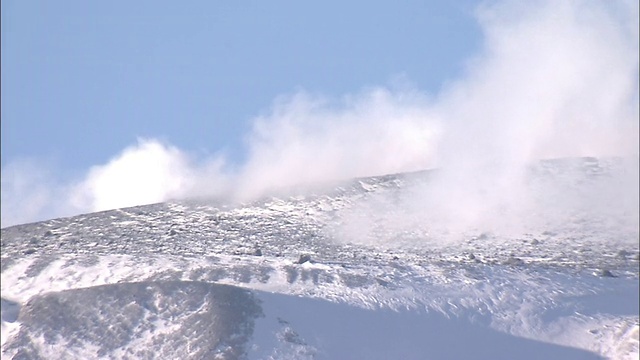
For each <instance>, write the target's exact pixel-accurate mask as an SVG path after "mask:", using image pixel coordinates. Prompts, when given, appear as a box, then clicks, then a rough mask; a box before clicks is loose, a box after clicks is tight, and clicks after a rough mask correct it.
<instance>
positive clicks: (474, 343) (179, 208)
mask: <svg viewBox="0 0 640 360" xmlns="http://www.w3.org/2000/svg"><path fill="white" fill-rule="evenodd" d="M621 174H622V175H621ZM434 177H435V175H434V172H420V173H414V174H399V175H389V176H382V177H372V178H364V179H356V180H353V181H351V182H348V183H341V184H334V185H332V186H331V187H317V188H313V189H304V191H303V190H300V191H293V192H291V191H290V192H288V193H280V194H278V195H277V196H273V197H270V198H265V199H262V200H260V201H256V202H252V203H247V204H233V203H228V202H223V201H214V200H191V201H181V202H170V203H163V204H156V205H149V206H140V207H134V208H128V209H120V210H113V211H106V212H101V213H94V214H87V215H81V216H76V217H72V218H65V219H55V220H50V221H46V222H41V223H35V224H27V225H20V226H14V227H10V228H5V229H2V232H1V236H2V279H1V280H2V281H1V287H2V357H3V358H16V359H24V358H29V359H31V358H33V359H39V358H42V359H51V358H81V359H86V358H114V359H115V358H118V359H119V358H131V359H133V358H143V359H145V358H149V359H150V358H163V359H166V358H194V359H210V358H221V359H235V358H240V359H241V358H249V359H363V358H367V359H394V358H403V359H425V358H428V359H451V358H477V359H512V358H520V359H539V358H548V359H589V358H594V359H597V358H603V357H604V358H613V359H625V358H637V357H638V352H639V350H638V348H639V339H638V337H639V310H638V309H639V306H640V305H639V296H638V291H639V271H638V259H639V249H638V208H637V201H638V199H637V159H632V161H631V162H629V161H624V160H621V159H592V158H583V159H568V160H567V159H564V160H555V161H546V162H541V163H540V164H537V165H536V166H535V167H533V168H532V169H530V173H529V175H528V177H527V179H528V182H527V188H528V189H536V191H531V192H530V193H528V194H529V195H528V196H527V197H526V199H528V202H527V206H519V205H518V206H514V205H513V204H512V203H500V204H499V205H500V209H505V208H506V211H504V212H502V213H499V216H497V220H496V219H493V218H482V221H479V222H473V221H471V222H468V223H466V224H465V226H462V227H455V226H452V224H454V223H451V222H450V221H447V220H450V218H447V216H450V215H451V213H447V212H446V211H445V210H442V209H443V208H441V207H431V206H422V205H420V203H416V202H415V201H414V200H415V199H416V198H420V199H423V200H424V199H426V202H427V203H429V201H428V200H429V199H434V197H433V196H435V195H433V192H431V190H429V189H433V186H434V185H433V184H434V182H435V181H436V180H434ZM629 179H630V180H629ZM634 191H635V192H634ZM596 195H597V196H596ZM429 196H431V197H429ZM521 199H524V197H518V200H521ZM558 199H564V200H563V201H562V202H558ZM548 202H551V204H547V203H548ZM520 203H524V202H521V201H519V202H518V204H520ZM541 204H542V205H541ZM453 214H456V212H454V213H453ZM514 214H517V216H514ZM523 214H526V217H525V216H523ZM514 218H515V219H516V220H518V223H517V226H511V225H514V223H515V222H514V221H512V220H513V219H514ZM456 224H457V223H456ZM504 224H509V225H510V226H504Z"/></svg>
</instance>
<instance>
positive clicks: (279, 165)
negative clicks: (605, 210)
mask: <svg viewBox="0 0 640 360" xmlns="http://www.w3.org/2000/svg"><path fill="white" fill-rule="evenodd" d="M637 8H638V4H637V3H636V4H634V2H633V1H617V2H616V1H613V2H604V1H595V0H593V1H588V0H573V1H566V2H553V1H532V2H515V1H490V2H480V1H457V2H450V1H430V2H422V1H403V2H370V1H369V2H348V3H345V2H332V1H328V2H327V1H325V2H321V3H317V4H302V3H299V2H292V1H276V2H269V3H267V2H258V1H253V2H226V1H217V2H213V1H200V2H189V3H184V2H168V1H160V2H159V1H153V2H152V1H133V2H132V1H109V2H95V1H92V2H86V1H64V2H50V1H16V0H13V1H11V0H7V1H3V2H2V92H1V96H2V107H1V118H2V142H1V147H2V148H1V161H2V213H3V215H2V216H3V217H2V219H3V220H2V226H3V227H4V226H7V225H11V224H15V223H21V222H28V221H35V220H41V219H46V218H51V217H56V216H63V215H72V214H76V213H81V212H88V211H96V210H104V209H107V208H113V207H121V206H131V205H136V204H140V203H149V202H156V201H164V200H167V199H170V198H179V197H189V196H199V195H211V196H215V195H219V194H221V193H238V194H239V193H242V194H243V195H242V196H240V198H250V197H252V196H257V195H259V194H261V193H263V192H264V191H265V190H266V189H269V188H274V187H278V186H285V185H294V184H296V183H298V182H313V181H324V180H330V179H333V178H345V177H350V176H364V175H374V174H378V173H387V172H395V171H407V170H413V169H417V168H425V167H431V166H439V165H442V164H445V163H449V162H450V161H454V160H452V159H464V160H455V161H457V162H458V163H461V164H467V163H472V162H477V161H478V160H481V159H486V158H495V157H496V156H501V157H502V156H504V155H503V154H510V155H509V156H508V159H506V160H505V159H502V160H505V161H507V162H512V163H516V162H518V163H519V162H522V161H525V160H530V159H531V158H536V157H543V156H552V155H553V156H555V155H589V154H595V155H598V154H611V153H615V154H619V153H626V152H629V151H631V152H633V151H636V150H629V149H635V148H637V136H636V137H634V136H632V135H629V134H630V133H634V132H635V133H637V131H635V130H636V129H637V108H638V105H637V104H638V99H637V93H638V90H637V89H638V85H637V76H638V59H637V38H638V33H637V28H638V26H637V24H638V15H637V13H638V11H637ZM551 85H553V86H551ZM594 99H595V100H594ZM567 119H569V120H567ZM611 119H613V120H611ZM585 124H586V126H585ZM577 129H581V130H579V131H578V130H577ZM498 140H499V141H498ZM585 144H589V146H585ZM459 149H468V151H463V152H462V154H461V153H460V151H459ZM455 161H454V162H455ZM239 189H242V190H239Z"/></svg>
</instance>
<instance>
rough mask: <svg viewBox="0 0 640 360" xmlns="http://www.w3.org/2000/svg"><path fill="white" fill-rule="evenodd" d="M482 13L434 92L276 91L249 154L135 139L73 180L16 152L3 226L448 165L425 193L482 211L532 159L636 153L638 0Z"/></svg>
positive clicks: (6, 178)
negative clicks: (469, 51)
mask: <svg viewBox="0 0 640 360" xmlns="http://www.w3.org/2000/svg"><path fill="white" fill-rule="evenodd" d="M477 18H478V21H479V23H480V25H481V28H482V30H483V32H484V44H483V45H484V46H483V48H482V50H481V52H480V53H479V54H477V55H476V56H475V57H474V58H472V59H470V60H469V62H468V66H467V68H466V71H465V73H464V74H463V75H462V76H461V77H460V78H459V79H457V80H455V81H452V82H449V83H447V84H444V85H443V87H442V89H441V90H440V91H439V92H438V93H437V94H435V95H431V94H426V93H423V92H421V91H420V90H418V89H414V88H412V87H411V86H404V87H402V86H401V87H395V88H386V87H377V88H370V89H364V90H363V91H361V92H360V93H358V94H350V95H346V96H343V97H342V98H339V99H331V98H324V97H322V96H317V95H313V94H308V93H304V92H300V93H296V94H293V95H290V96H283V97H280V98H278V99H276V101H275V102H274V104H273V106H272V108H271V110H270V112H269V113H267V114H264V115H262V116H260V117H257V118H256V119H254V121H253V128H252V130H251V132H250V133H249V134H248V135H247V137H246V146H247V147H246V150H247V154H248V156H247V159H248V160H247V161H246V162H245V163H243V164H228V163H227V162H226V160H225V159H224V157H223V156H222V155H220V156H215V157H214V158H211V159H204V160H203V159H198V158H197V157H194V156H191V155H190V154H188V153H186V152H184V151H182V150H180V149H178V148H176V147H174V146H172V145H170V144H167V143H163V142H160V141H158V140H155V139H139V140H138V143H137V144H135V145H133V146H131V147H129V148H127V149H125V150H124V151H123V152H122V153H120V154H119V155H117V156H116V157H114V158H113V159H111V160H110V161H109V162H108V163H107V164H104V165H98V166H95V167H93V168H91V169H90V170H89V171H88V172H87V174H86V175H85V176H84V177H83V178H82V179H81V180H79V181H77V182H74V183H67V184H63V183H60V182H52V181H49V180H47V179H51V178H52V177H51V176H50V174H49V173H47V172H46V171H44V170H42V169H46V168H47V166H43V164H42V163H38V162H37V161H36V162H34V161H18V162H15V163H11V164H9V165H7V166H6V167H4V168H3V169H2V226H3V227H5V226H9V225H12V224H16V223H21V222H28V221H34V220H41V219H44V218H51V217H58V216H65V215H72V214H77V213H80V212H92V211H99V210H105V209H111V208H118V207H124V206H131V205H139V204H144V203H154V202H160V201H165V200H169V199H175V198H184V197H191V196H218V195H221V194H227V195H228V194H231V195H232V197H233V198H234V199H236V200H249V199H252V198H255V197H257V196H260V195H262V194H264V193H265V192H268V191H269V190H272V189H275V188H281V187H287V186H293V185H297V184H304V183H311V182H313V183H321V182H324V181H328V180H336V179H348V178H352V177H356V176H368V175H380V174H386V173H396V172H403V171H411V170H418V169H425V168H433V167H441V168H442V169H443V171H442V174H441V176H440V178H439V179H438V180H437V181H439V184H440V186H434V189H437V191H431V193H428V194H427V193H425V194H423V195H424V196H431V197H432V199H436V200H437V201H436V203H438V204H439V205H438V206H440V208H439V210H441V211H443V212H444V213H447V211H444V210H445V209H446V207H447V206H452V205H451V204H457V205H456V209H455V211H456V214H457V215H460V214H461V209H466V212H467V213H468V215H469V216H468V217H469V218H474V217H476V215H477V214H478V213H479V212H481V211H480V210H481V209H482V208H486V207H487V206H492V205H491V204H494V205H495V206H499V205H500V206H501V205H504V203H508V202H513V201H514V199H517V200H518V201H523V202H524V201H525V200H526V199H525V198H523V197H522V196H521V195H522V194H521V188H520V185H521V182H522V172H523V171H524V169H525V165H526V164H528V163H530V162H531V161H534V160H537V159H541V158H550V157H565V156H609V155H622V156H634V157H637V156H638V144H639V141H638V140H639V139H638V130H639V128H638V117H639V110H638V94H639V90H638V74H639V70H638V69H639V67H638V41H639V35H638V27H639V20H638V3H637V2H636V1H617V2H613V1H602V2H600V1H591V0H573V1H563V2H557V1H533V2H530V3H527V4H524V3H523V2H519V1H503V2H497V3H490V4H487V5H482V6H481V7H479V8H478V10H477ZM44 165H46V164H44ZM631 185H632V186H635V187H637V180H636V183H635V184H634V183H633V182H632V183H631ZM481 189H482V190H483V191H480V190H481ZM486 189H493V190H489V191H488V192H487V191H486ZM425 192H428V191H426V190H425ZM481 193H482V194H483V195H479V194H481ZM452 211H453V210H452ZM636 211H637V209H636ZM462 212H463V213H464V211H462ZM460 216H461V217H462V218H464V217H465V216H464V214H462V215H460ZM475 220H479V219H477V218H475Z"/></svg>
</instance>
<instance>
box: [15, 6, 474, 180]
mask: <svg viewBox="0 0 640 360" xmlns="http://www.w3.org/2000/svg"><path fill="white" fill-rule="evenodd" d="M473 10H474V3H473V2H456V3H455V4H452V3H451V2H447V1H436V2H427V3H426V4H425V3H424V2H420V1H413V2H401V3H398V4H392V3H390V2H379V3H376V2H369V1H367V2H348V3H347V4H345V2H321V3H317V4H302V3H299V2H293V1H277V2H275V3H274V2H269V3H266V2H261V1H250V2H227V1H196V2H189V3H188V4H185V3H183V2H176V1H171V2H169V1H161V2H157V1H108V2H101V1H99V2H94V1H90V2H87V1H64V2H62V3H57V2H50V1H10V0H9V1H3V2H2V90H3V91H2V105H3V106H2V130H3V131H2V165H3V166H4V165H6V164H7V162H8V161H11V159H13V158H15V157H19V156H35V157H41V156H42V155H43V154H46V155H47V156H52V157H53V158H54V159H55V160H56V161H59V162H60V165H61V166H64V167H69V168H71V169H84V168H86V167H88V166H91V165H95V164H96V163H99V162H104V161H107V160H108V159H109V157H111V156H113V155H114V154H115V153H117V152H118V151H119V150H121V149H122V148H124V147H125V146H127V145H129V144H131V143H132V142H135V141H136V138H137V137H140V136H143V137H154V138H156V137H157V138H162V139H164V140H166V141H169V142H171V143H173V144H175V145H176V146H179V147H181V148H184V149H194V150H203V151H217V150H219V149H226V150H228V151H229V153H230V156H232V157H233V158H234V159H240V158H241V157H242V151H243V148H242V146H241V145H240V141H241V139H242V134H243V133H245V132H246V131H247V129H248V127H249V121H250V120H251V119H252V118H253V117H254V116H256V115H258V114H259V113H260V112H261V111H263V110H265V109H267V108H269V106H270V105H271V102H272V101H273V100H274V99H275V98H276V97H277V96H278V95H281V94H286V93H291V92H294V91H297V90H299V89H304V90H307V91H310V92H317V93H322V94H326V95H341V94H343V93H348V92H353V91H357V90H359V89H360V88H362V87H365V86H374V85H379V84H386V83H388V82H389V81H390V80H392V79H393V78H394V77H397V76H406V77H407V78H408V79H410V80H411V81H412V82H413V83H415V84H416V86H419V87H420V88H423V89H428V90H437V89H438V87H439V86H440V85H441V84H442V82H443V81H445V80H446V79H449V78H453V77H454V76H455V75H456V73H458V72H460V70H461V68H462V66H463V63H464V60H465V59H466V58H467V57H468V56H469V55H470V54H471V53H473V51H474V49H475V48H477V46H478V42H479V41H480V34H479V29H478V26H477V24H476V23H475V21H474V19H473ZM36 131H37V132H41V133H42V135H40V136H38V135H37V134H35V132H36Z"/></svg>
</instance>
